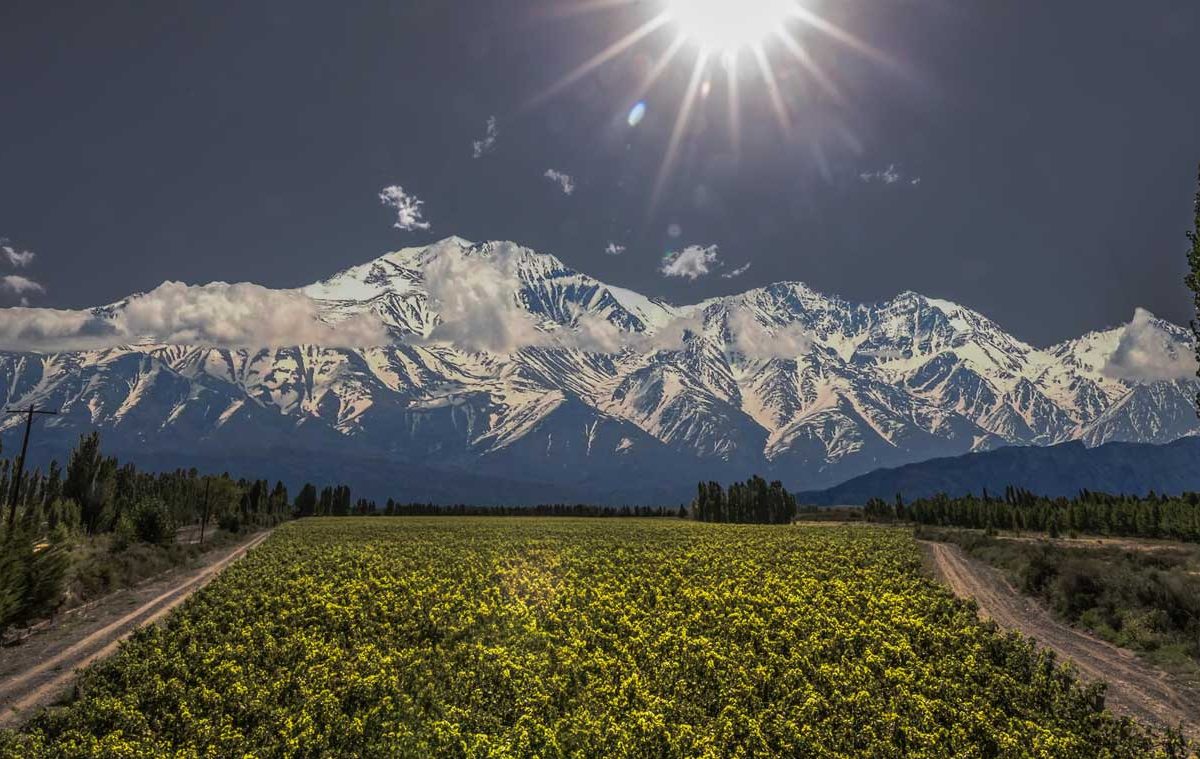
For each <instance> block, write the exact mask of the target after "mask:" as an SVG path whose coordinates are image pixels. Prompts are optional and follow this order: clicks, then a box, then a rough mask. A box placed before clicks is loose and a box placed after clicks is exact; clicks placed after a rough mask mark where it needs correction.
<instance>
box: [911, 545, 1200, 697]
mask: <svg viewBox="0 0 1200 759" xmlns="http://www.w3.org/2000/svg"><path fill="white" fill-rule="evenodd" d="M917 537H919V538H924V539H929V540H940V541H943V542H951V543H955V544H957V545H959V546H960V547H962V548H963V550H964V551H966V552H967V553H968V554H970V555H971V556H973V557H974V558H977V559H980V560H982V561H985V562H987V563H988V564H991V565H992V566H994V567H997V568H998V569H1000V570H1001V571H1002V572H1003V573H1004V574H1005V575H1006V576H1007V577H1008V579H1009V581H1010V582H1011V583H1012V584H1013V586H1014V587H1015V588H1017V589H1018V590H1020V591H1021V592H1023V593H1026V594H1028V595H1030V596H1033V597H1035V598H1037V599H1038V600H1040V601H1041V602H1042V603H1043V604H1045V605H1046V606H1047V607H1048V608H1049V609H1051V610H1052V611H1053V612H1054V614H1055V615H1056V616H1058V617H1059V618H1060V619H1062V620H1064V621H1066V622H1068V623H1070V624H1072V625H1077V626H1079V627H1082V628H1085V629H1087V630H1089V631H1091V632H1092V633H1094V634H1095V635H1097V636H1098V637H1100V638H1103V639H1104V640H1107V641H1109V642H1111V643H1113V644H1115V645H1118V646H1121V647H1122V648H1128V649H1130V650H1132V651H1136V652H1137V653H1139V654H1141V655H1142V656H1143V657H1144V658H1146V660H1147V661H1149V662H1151V663H1153V664H1155V665H1156V666H1159V667H1161V668H1163V669H1165V670H1167V671H1170V672H1173V673H1175V674H1176V675H1179V676H1180V677H1181V678H1183V679H1184V680H1186V681H1189V682H1190V683H1192V684H1193V685H1196V684H1200V546H1196V545H1191V544H1186V543H1171V542H1166V541H1134V540H1120V541H1106V540H1100V539H1097V540H1094V541H1089V540H1087V539H1073V540H1054V541H1052V540H1046V539H1037V538H1028V537H1025V538H1019V539H1018V538H1015V537H1003V536H993V535H987V534H985V533H983V532H981V531H978V530H963V529H948V528H929V527H924V528H918V529H917Z"/></svg>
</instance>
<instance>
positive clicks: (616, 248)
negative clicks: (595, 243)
mask: <svg viewBox="0 0 1200 759" xmlns="http://www.w3.org/2000/svg"><path fill="white" fill-rule="evenodd" d="M604 252H605V253H607V254H608V255H610V256H619V255H621V254H622V253H624V252H625V246H624V245H618V244H617V243H615V242H610V243H609V244H608V245H607V246H606V247H605V248H604Z"/></svg>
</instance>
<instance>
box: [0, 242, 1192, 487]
mask: <svg viewBox="0 0 1200 759" xmlns="http://www.w3.org/2000/svg"><path fill="white" fill-rule="evenodd" d="M164 287H165V286H164ZM213 287H216V285H210V286H205V288H213ZM221 287H222V288H223V289H221V290H220V291H219V292H220V295H221V297H222V298H225V299H226V300H225V301H223V302H224V303H226V306H225V308H226V310H230V309H232V310H235V311H236V310H237V306H238V305H239V302H237V301H236V300H235V301H233V302H232V306H230V305H229V303H230V301H228V299H229V298H248V297H261V298H266V300H265V301H264V302H266V303H268V307H267V310H266V311H264V312H263V313H264V314H265V315H264V317H263V320H264V321H268V322H272V321H281V322H283V324H282V326H280V324H274V323H273V324H272V326H273V328H274V329H275V330H276V332H274V333H272V334H279V330H280V329H282V330H284V333H285V334H291V333H290V332H288V331H287V329H288V327H289V321H295V320H296V319H301V318H303V317H305V316H306V315H309V316H311V318H313V319H315V320H316V326H317V327H319V329H307V330H304V331H303V332H302V335H303V336H307V335H310V334H311V335H315V336H316V338H314V339H318V342H319V344H313V343H312V342H309V341H308V339H307V337H305V339H303V340H298V342H299V343H300V344H293V345H287V344H284V345H277V346H276V347H271V348H259V347H236V346H237V344H238V343H252V342H253V340H252V339H247V338H246V337H244V336H241V335H240V333H238V334H239V335H240V336H239V337H238V339H237V340H233V341H232V344H224V345H223V344H222V343H223V342H225V341H223V340H221V339H215V338H210V337H208V336H209V335H211V334H217V335H221V334H227V333H230V331H231V328H230V327H229V326H228V325H225V324H221V325H218V326H219V327H220V328H221V329H217V328H209V325H207V324H205V323H202V322H201V323H197V321H196V319H199V318H201V317H197V316H196V314H197V313H200V314H201V315H203V314H204V313H205V312H204V311H203V309H195V308H192V309H189V308H186V306H187V305H188V303H187V302H186V298H187V297H188V294H189V293H190V292H201V291H203V294H204V295H205V297H211V296H212V293H211V292H209V291H208V290H205V288H191V289H188V288H186V286H182V285H177V284H176V285H173V289H172V291H171V295H172V297H173V298H175V300H172V301H170V307H169V308H165V307H162V306H159V305H157V304H151V305H155V307H154V308H150V307H148V305H147V304H148V303H150V301H151V300H152V299H153V298H154V297H155V293H154V292H152V293H149V294H140V295H133V296H130V297H129V298H126V299H124V300H123V301H120V302H118V303H115V304H111V305H109V306H104V307H100V308H96V309H91V310H90V311H86V312H49V311H46V312H45V313H40V314H35V315H38V316H43V317H45V318H46V319H49V318H50V317H54V318H55V319H58V320H59V321H62V320H63V319H62V318H61V316H62V315H63V314H67V315H68V316H69V317H70V318H69V319H67V321H71V320H74V321H71V323H74V322H75V321H77V322H79V323H80V324H82V325H83V327H81V328H80V332H79V335H76V336H74V338H73V339H74V340H75V341H76V342H79V341H85V339H86V342H87V346H88V348H87V349H85V350H61V349H58V348H56V347H55V346H53V345H50V346H48V347H39V348H38V350H37V351H31V350H28V349H26V350H19V351H18V350H3V348H4V347H5V346H3V345H0V397H2V398H3V400H4V401H5V402H6V403H7V404H9V405H13V406H15V405H26V404H29V403H37V404H39V405H43V406H47V407H53V408H56V409H59V410H61V412H62V415H61V416H59V417H56V418H54V419H51V420H49V421H47V422H45V427H44V431H43V432H42V433H41V435H40V438H39V440H40V444H39V451H42V452H43V453H44V455H49V454H50V453H51V452H54V453H56V454H57V455H58V456H60V457H61V456H62V455H64V452H65V449H66V448H67V447H68V446H69V445H70V444H72V443H73V441H74V440H75V438H76V437H77V436H78V435H79V434H80V433H81V432H83V431H86V430H90V429H95V428H98V429H100V430H101V431H102V433H103V435H104V437H105V439H106V441H109V442H111V444H112V445H113V446H117V447H119V448H122V449H124V450H126V451H128V452H131V453H133V454H134V455H135V456H137V455H141V456H143V457H147V458H150V457H151V456H152V457H153V458H154V460H155V461H159V462H168V463H169V462H178V463H179V464H189V462H190V459H191V458H195V457H211V458H214V459H216V460H223V461H229V460H230V459H231V457H233V456H240V457H242V459H244V460H249V459H255V460H260V459H261V455H260V454H261V452H262V451H267V450H270V451H273V452H274V455H277V456H293V457H296V458H297V459H298V460H307V461H310V462H312V461H313V460H314V459H315V458H317V457H320V458H321V459H322V460H323V463H322V464H321V466H318V465H317V464H315V463H312V464H310V466H311V467H312V468H313V469H314V470H316V469H320V470H322V471H330V472H331V473H333V474H331V476H334V475H336V472H337V471H338V469H337V466H341V465H345V466H350V467H351V468H352V470H353V471H360V470H361V469H362V467H354V466H353V465H352V462H354V461H368V460H369V461H372V462H374V464H373V465H372V473H371V474H370V476H369V477H368V476H367V475H365V474H364V475H360V476H362V477H364V478H365V479H364V481H365V480H370V481H371V482H372V483H374V484H372V485H371V486H370V487H371V488H372V489H373V490H374V492H375V493H377V494H381V495H395V496H397V497H401V498H404V497H406V495H405V493H406V492H408V493H410V494H411V495H412V496H413V497H416V495H417V494H418V493H419V492H420V493H429V492H431V491H430V490H429V489H428V488H424V489H422V488H418V486H417V484H416V483H413V482H411V481H410V482H408V483H397V484H396V485H394V486H392V490H390V491H389V490H388V488H389V485H388V471H389V469H394V471H395V472H396V473H397V474H399V472H401V471H410V472H412V471H421V472H444V473H447V474H446V477H447V481H446V483H443V484H442V485H439V487H438V488H437V489H436V492H437V494H438V495H437V497H438V498H442V499H445V498H449V499H452V500H453V499H456V498H457V499H463V500H475V499H491V500H493V501H498V502H503V501H506V499H510V496H512V495H513V494H514V493H517V492H520V493H522V494H527V493H528V492H539V491H537V488H538V487H541V488H542V490H541V491H540V492H543V493H545V496H544V498H545V499H547V500H549V499H553V498H556V497H571V498H588V499H589V500H597V501H636V500H650V499H652V498H653V499H667V500H669V501H675V500H685V499H686V498H687V497H689V495H690V491H691V489H692V487H693V486H694V481H695V480H696V479H699V478H705V479H709V478H725V477H742V476H745V475H746V474H748V473H750V472H752V471H757V472H762V473H764V474H766V475H769V476H773V477H779V478H781V479H783V480H785V481H786V482H787V483H788V484H789V485H790V486H792V487H798V488H820V487H825V486H828V485H832V484H834V483H836V482H841V481H844V480H846V479H848V478H850V477H854V476H857V475H860V474H863V473H865V472H869V471H871V470H874V469H877V468H879V467H895V466H900V465H904V464H908V463H911V462H918V461H922V460H925V459H929V458H931V457H938V456H953V455H957V454H964V453H968V452H973V451H987V450H990V449H994V448H997V447H1001V446H1044V445H1052V444H1056V443H1062V442H1065V441H1082V442H1083V443H1085V444H1086V445H1088V446H1099V445H1103V444H1104V443H1107V442H1110V441H1130V442H1155V443H1166V442H1170V441H1172V440H1175V439H1178V438H1180V437H1182V436H1185V435H1190V434H1195V433H1196V432H1198V431H1200V425H1198V424H1197V420H1196V418H1195V415H1194V414H1193V413H1192V411H1191V406H1190V399H1191V398H1192V397H1193V396H1194V395H1195V391H1196V388H1197V383H1196V381H1195V379H1194V378H1192V377H1190V376H1187V375H1186V373H1185V372H1181V371H1178V370H1177V366H1175V365H1172V366H1173V367H1175V368H1174V369H1173V370H1172V372H1171V373H1170V374H1169V376H1161V377H1160V376H1153V375H1152V374H1150V375H1147V376H1139V374H1138V365H1133V366H1132V368H1131V366H1130V365H1127V364H1128V363H1129V361H1128V360H1126V359H1129V357H1133V358H1134V359H1137V358H1139V357H1142V356H1143V355H1146V351H1151V354H1150V355H1151V356H1152V357H1157V356H1159V354H1162V355H1163V356H1166V357H1167V358H1168V359H1170V360H1171V361H1175V364H1178V362H1179V361H1180V360H1182V359H1179V357H1180V356H1185V357H1186V356H1188V355H1190V336H1189V335H1188V333H1186V331H1184V330H1182V329H1180V328H1179V327H1176V326H1174V325H1170V324H1168V323H1166V322H1161V321H1158V320H1155V319H1153V318H1152V317H1150V316H1149V315H1148V314H1146V313H1145V312H1139V315H1138V316H1137V317H1135V320H1136V327H1137V328H1136V331H1135V329H1134V327H1133V325H1131V326H1129V327H1119V328H1116V329H1110V330H1107V331H1103V332H1094V333H1089V334H1088V335H1085V336H1083V337H1081V338H1079V339H1078V340H1073V341H1067V342H1065V343H1062V344H1060V345H1057V346H1052V347H1050V348H1046V349H1039V348H1035V347H1033V346H1030V345H1028V344H1026V343H1024V342H1022V341H1020V340H1018V339H1016V338H1014V337H1012V336H1011V335H1009V334H1007V333H1006V332H1004V331H1003V330H1002V329H1001V328H1000V327H999V325H997V324H996V323H995V322H993V321H991V320H990V319H988V318H986V317H985V316H982V315H981V314H978V313H976V312H974V311H971V310H970V309H968V308H965V307H963V306H960V305H957V304H954V303H950V302H948V301H944V300H937V299H933V298H926V297H924V296H921V295H918V294H916V293H912V292H905V293H901V294H900V295H898V296H896V297H895V298H892V299H890V300H887V301H884V302H882V303H876V304H854V303H850V302H847V301H845V300H842V299H840V298H836V297H830V296H825V295H822V294H820V293H818V292H816V291H814V290H812V289H811V288H809V287H807V286H806V285H803V284H801V283H798V282H782V283H777V284H773V285H768V286H766V287H761V288H756V289H753V290H750V291H747V292H745V293H740V294H736V295H731V296H726V297H721V298H714V299H710V300H707V301H704V302H701V303H698V304H695V305H691V306H673V305H670V304H667V303H664V302H661V301H658V300H655V299H652V298H647V297H644V296H642V295H639V294H637V293H635V292H632V291H630V290H626V289H623V288H618V287H611V286H609V285H606V284H605V283H603V282H600V281H598V280H596V279H594V278H592V277H589V276H587V275H586V274H582V273H580V272H576V271H574V270H572V269H571V268H570V267H568V266H566V265H565V264H564V263H563V262H562V261H561V260H559V259H558V258H556V257H554V256H551V255H547V254H542V253H537V252H535V251H532V250H529V249H527V248H523V247H520V246H518V245H516V244H514V243H506V242H492V243H483V244H478V245H476V244H472V243H469V242H467V241H465V240H461V239H459V238H449V239H447V240H443V241H441V242H439V243H435V244H433V245H429V246H425V247H419V248H408V249H404V250H400V251H396V252H393V253H388V254H386V255H384V256H382V257H380V258H378V259H376V260H374V261H370V262H367V263H365V264H362V265H359V266H355V267H351V268H349V269H346V270H345V271H342V272H339V273H337V274H335V275H334V276H332V277H330V278H329V279H326V280H323V281H321V282H318V283H314V284H312V285H310V286H308V287H305V288H302V289H301V290H299V291H267V290H265V289H264V288H257V286H250V285H221ZM156 292H157V291H156ZM180 299H183V301H182V303H181V302H180ZM295 304H299V305H298V306H295ZM285 307H286V308H289V309H292V308H293V307H294V308H295V313H296V314H297V316H295V317H294V318H293V317H292V316H291V313H292V311H288V316H287V318H283V317H277V316H276V313H277V309H279V308H285ZM172 309H173V310H172ZM40 311H45V310H40ZM34 312H39V310H38V309H4V310H0V326H6V325H4V324H3V323H2V322H3V321H4V320H9V321H10V323H11V324H12V325H14V326H8V327H7V328H6V329H5V330H0V334H17V335H22V334H25V333H26V332H28V330H25V331H24V332H23V331H22V328H21V324H19V323H18V322H19V321H20V320H22V319H29V317H30V314H33V313H34ZM248 312H250V313H254V312H253V311H248ZM163 314H165V315H166V316H168V317H170V319H168V320H167V321H169V322H170V324H171V325H172V329H173V330H174V331H172V332H170V333H169V334H170V336H171V337H172V338H173V339H164V338H163V336H162V335H161V334H158V333H156V331H155V325H156V324H157V323H158V322H156V321H154V320H153V319H150V318H149V317H150V316H162V315H163ZM189 320H190V321H189ZM243 322H244V323H243V324H242V332H245V331H246V329H247V327H246V324H245V322H247V320H243ZM248 324H249V327H248V328H249V329H251V330H252V328H253V326H254V322H253V320H248ZM179 325H182V327H181V326H179ZM346 325H354V330H353V331H351V330H350V329H349V328H348V327H346ZM180 335H182V336H183V339H180V338H179V336H180ZM197 335H200V337H196V336H197ZM343 335H353V336H355V338H354V339H345V338H343V337H342V336H343ZM97 336H99V337H97ZM364 336H366V337H364ZM101 338H105V340H106V342H107V343H108V344H101V345H96V346H95V347H91V346H93V345H94V344H95V343H96V342H97V340H99V339H101ZM1139 340H1140V341H1142V342H1146V343H1147V344H1146V345H1145V346H1143V345H1141V343H1138V344H1131V343H1133V342H1135V341H1139ZM1147 340H1148V342H1147ZM343 343H345V344H343ZM1139 351H1140V352H1139ZM1118 359H1122V360H1124V361H1125V363H1121V364H1120V366H1118V367H1117V368H1116V369H1114V366H1115V362H1117V360H1118ZM1165 360H1166V359H1163V360H1160V361H1158V362H1157V363H1155V362H1151V368H1152V369H1153V368H1154V367H1157V366H1158V365H1159V364H1161V363H1162V362H1163V361H1165ZM1117 369H1119V371H1118V370H1117ZM17 425H18V420H17V419H15V418H13V417H9V418H6V419H4V420H3V422H2V423H0V435H3V437H4V441H5V442H6V443H8V444H11V442H12V441H13V439H14V437H15V435H16V434H17ZM328 462H341V464H337V465H335V464H330V465H329V466H326V465H325V464H326V463H328ZM287 469H288V471H302V469H303V468H302V467H299V466H297V467H287ZM466 472H470V473H472V476H473V477H474V479H472V478H467V477H461V476H459V475H461V474H462V473H466ZM454 473H458V474H454ZM455 482H462V483H464V484H463V485H462V486H461V487H458V489H457V490H456V486H455V484H454V483H455ZM493 482H499V483H507V484H502V485H500V486H498V487H499V490H496V489H494V488H492V486H491V484H490V483H493ZM465 483H472V484H469V485H468V484H465ZM406 489H407V490H406ZM455 493H458V495H455ZM522 497H525V495H522Z"/></svg>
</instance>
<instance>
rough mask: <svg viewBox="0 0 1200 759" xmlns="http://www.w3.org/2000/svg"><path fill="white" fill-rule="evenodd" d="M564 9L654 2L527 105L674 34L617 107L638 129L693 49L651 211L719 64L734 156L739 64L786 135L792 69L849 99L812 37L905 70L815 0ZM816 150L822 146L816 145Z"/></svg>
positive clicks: (594, 0) (593, 2) (657, 1)
mask: <svg viewBox="0 0 1200 759" xmlns="http://www.w3.org/2000/svg"><path fill="white" fill-rule="evenodd" d="M556 2H557V3H561V4H562V5H563V6H564V8H563V9H560V10H559V11H558V13H564V14H567V15H573V14H575V13H589V12H591V11H598V10H605V9H612V8H623V7H627V6H641V7H649V8H651V9H652V10H650V13H651V14H653V15H648V17H647V18H646V20H645V21H644V22H642V23H641V24H640V25H638V26H636V27H634V28H632V29H629V30H628V31H625V32H624V33H623V34H622V35H621V36H620V37H618V38H617V39H615V40H614V41H613V42H612V43H611V44H609V45H608V47H605V48H604V49H602V50H600V51H599V52H597V53H595V54H594V55H592V57H590V58H588V59H587V60H585V61H584V62H583V63H581V64H580V65H578V66H577V67H575V68H574V69H572V70H571V71H569V72H567V73H566V74H565V75H564V76H562V77H561V78H559V79H558V80H556V81H555V82H554V83H552V84H551V85H550V86H549V87H548V88H546V89H544V90H542V91H541V92H540V93H538V94H537V95H535V96H534V97H532V98H531V99H530V100H529V101H527V102H526V103H525V104H524V105H523V106H522V108H521V110H522V111H528V110H529V109H532V108H534V107H536V106H538V105H540V104H542V103H544V102H546V101H547V100H549V99H550V98H553V97H555V96H556V95H558V94H559V93H561V92H563V91H564V90H566V89H567V88H568V87H570V86H571V85H573V84H575V83H577V82H579V81H580V80H582V79H583V78H584V77H586V76H587V75H588V74H590V73H592V72H593V71H595V70H596V69H598V68H600V67H601V66H603V65H604V64H606V63H607V62H609V61H611V60H612V59H613V58H616V57H617V56H619V55H621V54H623V53H626V52H627V51H629V50H630V49H632V48H634V47H635V46H637V45H640V44H644V43H643V41H644V40H647V39H648V38H651V37H652V36H657V37H658V38H659V39H666V40H669V41H668V42H667V43H666V46H665V47H664V48H663V49H662V50H661V52H659V54H658V56H657V60H656V61H654V63H653V64H652V65H650V66H649V67H648V68H647V70H646V71H645V73H644V75H643V76H642V77H641V78H640V81H639V82H638V83H637V84H636V86H635V87H633V88H631V91H630V92H629V93H628V95H627V97H626V98H625V99H624V101H623V103H622V108H621V109H620V110H619V112H618V114H617V115H618V116H619V118H620V123H624V124H627V125H628V127H629V128H631V129H632V128H637V127H638V125H639V124H641V123H642V121H643V119H644V118H645V117H646V115H647V113H648V112H650V111H651V110H652V108H653V105H654V104H653V103H651V102H650V101H649V98H648V97H647V96H648V94H649V93H650V91H651V89H652V88H653V87H654V86H655V83H656V82H657V81H658V80H659V78H660V77H661V76H662V75H663V73H664V72H665V71H666V70H667V68H668V67H669V66H670V65H671V63H672V61H673V60H676V59H677V58H679V57H680V56H681V55H683V56H685V57H686V56H687V53H688V52H691V53H693V54H694V56H695V57H694V59H693V61H692V64H691V69H692V73H691V76H690V77H688V80H687V85H686V86H685V87H684V89H683V91H682V93H681V95H680V100H679V105H678V109H677V110H676V113H675V123H674V126H673V127H672V128H671V130H670V138H669V140H668V142H667V145H666V147H665V149H664V150H663V157H662V162H661V164H660V165H659V169H658V174H657V176H656V177H655V180H654V184H653V188H652V192H651V196H650V211H651V212H652V211H653V210H654V209H655V208H656V207H657V205H658V201H659V198H660V197H661V195H662V192H663V189H664V187H665V186H666V183H667V180H668V178H669V177H670V175H671V173H672V171H673V167H674V166H675V162H676V160H677V159H678V158H679V155H680V151H681V148H682V146H683V143H684V142H685V140H686V138H687V132H688V125H689V122H690V120H691V117H692V112H693V111H694V110H695V109H696V107H697V102H698V101H701V100H704V99H705V98H707V97H708V95H709V93H710V92H711V91H712V86H713V80H714V78H715V77H714V75H713V71H712V69H713V68H714V64H715V65H719V66H720V68H723V69H724V78H725V83H726V86H725V92H726V96H727V98H728V103H729V120H728V123H729V135H730V141H731V144H732V146H733V152H734V155H735V156H736V155H737V153H738V151H739V150H740V145H741V122H742V119H741V115H740V112H739V109H740V107H741V106H740V98H741V96H740V95H739V81H740V79H741V78H742V74H741V69H743V68H746V67H747V66H749V67H753V68H757V69H758V73H759V77H760V78H761V80H762V83H763V88H762V89H764V90H765V91H766V96H767V99H768V100H769V102H770V107H771V110H772V111H773V112H774V114H775V120H776V122H778V125H779V130H780V133H781V135H782V136H783V138H784V139H785V140H791V139H793V138H794V136H795V135H796V132H795V131H794V130H793V124H794V123H795V121H794V119H795V117H796V115H797V114H796V113H795V111H796V103H795V98H794V97H793V95H794V92H795V86H796V85H795V83H796V82H797V81H799V79H798V78H797V77H796V76H792V75H791V74H792V73H793V72H794V70H795V69H799V70H801V71H802V72H803V73H804V74H807V80H808V81H811V82H812V83H813V84H815V85H816V89H818V90H819V91H820V92H822V93H823V94H824V96H825V97H826V98H827V99H828V100H829V101H830V102H832V103H834V104H836V105H837V107H844V104H845V102H846V99H845V96H844V95H843V94H842V92H841V91H840V89H839V88H838V86H837V84H836V83H835V82H834V79H833V77H832V76H830V74H829V73H827V72H826V71H825V69H824V67H823V66H822V65H821V62H820V61H818V60H817V58H816V57H815V56H814V55H813V54H812V53H811V52H810V50H809V40H808V38H809V37H812V36H815V35H819V36H821V37H823V38H827V39H829V40H832V41H835V42H837V43H840V44H841V45H842V46H844V47H847V48H849V49H851V50H852V51H854V52H855V53H858V54H860V55H862V56H865V57H867V58H870V59H871V60H873V61H875V62H876V63H879V64H882V65H883V66H885V67H887V68H888V69H891V70H893V71H895V72H897V73H902V72H903V67H902V66H901V64H900V63H899V62H897V61H895V60H893V59H892V58H890V57H889V56H888V55H886V54H885V53H883V52H882V51H880V50H877V49H876V48H874V47H873V46H871V45H870V44H869V43H867V42H865V41H863V40H861V39H859V38H858V37H856V36H855V35H854V34H853V33H851V32H850V31H848V30H846V29H843V28H841V27H840V26H837V25H836V24H834V23H833V22H831V21H829V20H827V19H825V18H824V17H822V16H821V15H819V14H818V13H817V12H815V11H813V10H812V9H811V7H810V5H813V4H815V3H814V2H813V0H556ZM665 29H670V30H674V33H673V34H667V35H665V36H664V35H662V34H661V33H660V34H657V35H656V34H655V33H656V32H660V31H661V30H665ZM779 66H787V67H789V69H786V71H787V73H788V74H789V76H788V77H787V79H786V80H783V79H781V78H780V77H777V76H776V68H777V67H779ZM810 110H811V109H810ZM840 134H842V135H843V136H846V135H849V138H850V139H852V140H853V134H852V132H850V130H849V129H842V130H840ZM813 149H814V152H815V153H817V154H818V155H820V154H821V152H822V150H821V147H820V146H819V145H816V146H814V148H813Z"/></svg>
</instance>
